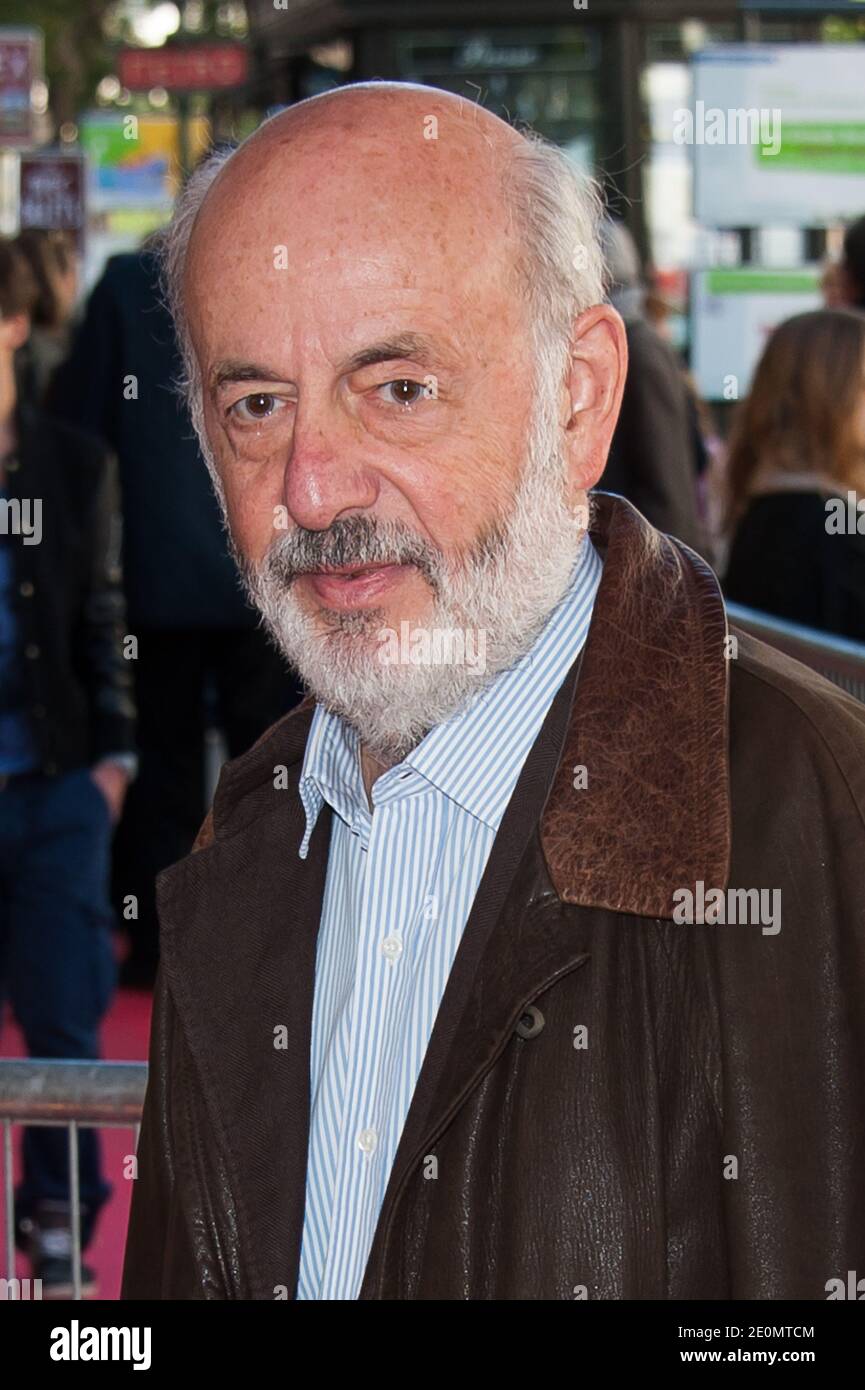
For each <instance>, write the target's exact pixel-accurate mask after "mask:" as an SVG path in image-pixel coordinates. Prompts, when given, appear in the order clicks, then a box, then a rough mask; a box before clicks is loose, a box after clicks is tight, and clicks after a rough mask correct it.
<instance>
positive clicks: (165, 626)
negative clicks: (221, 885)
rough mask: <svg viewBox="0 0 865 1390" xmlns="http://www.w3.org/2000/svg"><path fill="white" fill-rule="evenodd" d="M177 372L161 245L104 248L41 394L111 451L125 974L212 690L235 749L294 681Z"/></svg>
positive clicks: (186, 786) (192, 825)
mask: <svg viewBox="0 0 865 1390" xmlns="http://www.w3.org/2000/svg"><path fill="white" fill-rule="evenodd" d="M179 373H180V359H179V356H178V352H177V347H176V344H175V338H174V329H173V326H172V323H171V319H170V316H169V315H168V313H167V312H166V310H165V308H164V307H163V304H162V301H161V297H160V293H159V285H158V266H157V263H156V260H155V257H154V256H153V255H152V254H151V252H150V251H149V250H148V249H147V248H146V247H145V248H143V249H142V250H141V252H138V253H135V254H130V255H121V256H113V257H112V258H111V260H110V261H109V262H108V265H107V267H106V269H105V273H104V275H103V276H102V279H101V280H100V281H99V282H98V284H97V285H96V287H95V289H94V290H93V293H92V295H91V297H90V300H89V303H88V305H87V310H86V314H85V317H84V321H83V323H82V325H81V327H80V330H79V332H78V334H77V336H76V339H75V341H74V343H73V347H72V352H71V354H70V357H69V359H68V361H67V362H66V363H65V364H64V366H63V367H61V369H60V371H59V372H58V373H57V376H56V377H55V380H54V383H53V385H52V387H51V390H50V393H49V399H50V404H51V408H52V410H53V411H54V412H55V413H57V414H58V415H60V416H61V418H63V419H67V420H70V421H71V422H72V423H74V424H78V425H80V426H81V427H82V428H85V429H88V430H91V431H93V432H94V433H96V434H99V435H101V436H102V437H103V438H104V439H106V440H108V442H109V443H110V445H111V446H112V448H113V450H114V451H115V452H116V454H117V457H118V460H119V468H120V485H121V493H122V509H123V574H124V583H125V588H126V600H127V607H128V614H129V626H130V632H131V633H133V634H134V635H135V637H136V639H137V643H138V646H137V656H136V660H135V665H134V672H135V683H136V685H135V692H136V703H137V705H138V716H139V725H138V739H139V753H140V758H141V764H140V770H139V775H138V778H137V779H136V783H135V786H134V788H133V789H132V792H131V794H130V797H129V801H128V804H127V807H126V810H125V814H124V817H123V822H122V824H121V826H120V829H119V832H118V836H117V843H116V849H115V896H116V900H117V903H118V906H120V905H121V904H126V903H127V902H128V900H129V898H130V896H132V897H133V898H134V900H135V908H134V909H133V910H137V913H138V916H137V918H133V919H131V920H127V921H126V925H127V926H128V927H129V929H130V934H131V937H132V954H131V956H130V958H129V959H128V960H127V961H126V962H125V964H124V967H123V971H122V975H121V979H122V981H123V983H125V984H132V985H144V986H148V985H151V984H152V982H153V977H154V974H155V969H156V956H157V930H158V929H157V921H156V905H155V899H154V880H155V877H156V874H157V873H158V872H159V871H160V870H161V869H164V868H165V867H166V866H167V865H168V864H171V863H173V862H174V861H175V860H176V859H178V858H180V857H181V856H182V855H184V854H186V853H187V852H188V851H189V848H190V846H191V844H192V841H193V839H194V838H195V834H196V831H197V830H198V827H199V825H200V823H201V819H202V816H203V814H204V809H205V786H204V781H205V778H204V757H205V731H206V728H207V723H208V710H207V703H206V701H207V694H208V691H209V690H211V689H212V690H213V691H215V694H216V697H217V702H218V716H219V721H220V724H221V726H222V728H223V729H224V731H225V737H226V742H227V744H228V751H229V753H230V754H231V756H232V757H235V756H237V755H238V754H240V753H242V752H244V751H245V750H246V749H247V748H248V747H249V745H250V744H251V743H253V742H254V741H255V739H256V738H257V737H258V736H259V734H261V733H262V732H263V730H264V729H266V728H267V726H268V725H269V724H270V723H272V721H273V720H274V719H276V718H278V716H279V715H280V714H283V713H284V712H285V711H286V710H287V709H288V708H290V706H291V705H292V704H293V703H295V701H296V699H297V698H298V693H299V692H298V691H297V689H296V688H295V685H294V683H293V680H292V678H291V677H290V676H289V675H288V674H287V673H286V668H285V666H284V664H283V663H282V661H281V660H280V658H279V657H278V656H277V655H276V653H275V652H274V651H273V649H272V648H271V647H270V645H269V644H268V642H267V639H266V638H265V636H264V634H263V633H262V632H261V630H260V629H259V627H258V618H257V615H256V614H255V613H254V612H253V610H252V609H251V608H250V607H249V605H248V604H247V602H246V600H245V598H244V597H243V595H242V593H241V589H240V586H239V584H238V582H237V576H236V570H235V566H234V562H233V561H232V560H231V559H230V557H229V554H228V551H227V549H226V545H225V540H224V536H223V531H222V525H221V521H220V517H219V512H218V507H217V504H216V501H215V499H214V496H213V493H212V491H211V486H210V481H209V479H208V476H207V469H206V468H205V465H204V463H203V461H202V459H201V456H200V453H199V450H198V446H197V444H196V442H195V439H194V435H193V431H192V426H191V424H190V422H189V418H188V415H187V413H186V408H185V406H184V405H183V404H182V402H181V400H180V397H179V395H178V393H177V391H176V389H175V383H176V379H177V377H178V376H179ZM123 912H124V917H125V918H126V919H129V909H128V908H126V907H125V906H124V907H123Z"/></svg>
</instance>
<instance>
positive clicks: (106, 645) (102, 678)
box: [73, 455, 135, 761]
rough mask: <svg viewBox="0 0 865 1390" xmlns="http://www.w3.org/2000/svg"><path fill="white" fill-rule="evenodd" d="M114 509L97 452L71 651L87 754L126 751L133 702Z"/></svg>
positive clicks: (111, 483)
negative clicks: (86, 720) (82, 695)
mask: <svg viewBox="0 0 865 1390" xmlns="http://www.w3.org/2000/svg"><path fill="white" fill-rule="evenodd" d="M120 525H121V523H120V513H119V507H118V497H117V481H116V469H115V464H114V460H113V458H112V457H111V456H110V455H106V456H104V457H103V459H102V461H101V464H100V466H99V471H98V478H97V482H96V485H95V487H94V490H93V495H92V502H91V517H90V550H89V571H88V578H87V585H86V591H85V593H84V596H83V603H82V607H81V616H80V619H79V624H78V631H77V633H76V635H75V641H74V644H73V651H74V653H75V663H76V668H77V672H78V675H79V678H80V680H81V682H82V684H83V686H84V688H85V690H86V692H87V697H88V707H89V713H90V756H91V759H92V760H93V761H97V760H98V759H99V758H102V757H105V755H106V754H108V753H127V752H132V751H133V749H134V747H135V707H134V705H133V702H132V676H131V671H130V664H129V662H128V661H127V660H126V659H125V658H124V655H123V645H122V644H123V636H124V633H123V619H124V613H125V605H124V599H123V589H122V586H121V571H120Z"/></svg>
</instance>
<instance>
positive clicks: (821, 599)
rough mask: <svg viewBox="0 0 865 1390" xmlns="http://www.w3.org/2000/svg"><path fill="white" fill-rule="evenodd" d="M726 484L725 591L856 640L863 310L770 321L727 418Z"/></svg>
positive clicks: (862, 545) (861, 578)
mask: <svg viewBox="0 0 865 1390" xmlns="http://www.w3.org/2000/svg"><path fill="white" fill-rule="evenodd" d="M727 493H728V496H727V518H726V519H727V527H728V531H729V532H730V534H731V536H732V544H731V547H730V552H729V562H728V566H727V576H726V583H725V590H726V593H727V597H728V598H729V599H731V600H732V601H733V602H734V603H742V604H746V605H747V606H748V607H751V608H758V609H761V610H762V611H764V612H766V613H772V614H774V615H775V616H776V617H780V618H786V619H788V620H789V621H791V622H797V623H802V624H804V625H805V626H807V627H814V628H821V629H823V630H824V631H827V632H835V633H839V634H841V635H842V636H846V637H851V638H854V639H857V640H859V641H865V500H863V505H862V508H861V510H858V511H857V508H856V503H857V502H858V500H859V499H860V498H861V499H865V315H863V314H860V313H858V312H856V311H854V310H848V309H820V310H817V311H815V312H813V313H807V314H798V315H796V317H795V318H791V319H788V320H787V322H786V323H782V324H781V325H780V326H779V327H778V328H776V329H775V331H774V333H773V334H772V336H771V338H770V339H769V341H768V343H767V344H766V347H765V349H764V351H763V356H762V357H761V359H760V362H759V365H758V367H757V370H756V373H755V376H754V381H753V384H752V387H751V391H750V394H749V396H748V397H747V399H746V400H745V401H743V403H742V405H741V406H740V407H739V411H738V414H737V416H736V420H735V423H734V427H733V431H732V435H731V439H730V448H729V454H728V465H727ZM839 498H840V499H841V500H842V501H843V503H844V512H843V514H844V523H843V526H841V527H839V525H838V521H837V518H838V515H839V513H840V511H841V509H840V508H839V507H838V503H837V500H836V499H839ZM857 522H858V523H859V526H861V531H860V530H859V529H857Z"/></svg>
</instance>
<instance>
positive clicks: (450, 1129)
mask: <svg viewBox="0 0 865 1390" xmlns="http://www.w3.org/2000/svg"><path fill="white" fill-rule="evenodd" d="M593 538H594V540H595V542H596V544H597V545H598V546H599V547H600V548H601V550H602V552H603V553H604V556H605V564H604V573H603V580H602V584H601V588H600V591H599V595H598V599H597V604H596V608H595V612H594V616H593V620H592V625H591V630H590V633H589V637H588V642H587V645H586V647H585V650H584V653H583V658H582V662H581V664H580V663H577V664H575V668H574V670H573V671H572V674H571V676H570V677H569V678H568V679H567V680H566V682H565V684H564V686H563V687H562V689H561V691H560V693H559V695H558V696H557V697H556V700H555V702H554V705H553V707H552V709H551V710H550V713H549V716H548V718H547V721H546V723H545V725H544V727H543V730H542V731H541V734H540V735H539V737H538V739H537V742H536V743H535V746H534V748H533V750H532V753H531V754H530V756H529V759H528V761H527V763H526V765H525V767H524V770H523V772H522V775H521V777H520V780H519V783H518V786H517V789H516V791H515V793H514V796H513V798H512V801H511V803H510V805H509V807H508V811H507V813H506V816H505V819H504V821H503V823H502V826H501V829H500V831H499V834H498V837H497V839H496V843H495V846H494V849H493V852H492V855H491V857H490V860H489V863H488V865H487V869H486V872H485V874H484V878H483V881H482V883H481V887H480V889H479V891H478V894H477V898H476V900H475V904H474V907H473V909H472V913H471V917H470V919H469V922H468V924H467V927H466V930H465V934H464V936H463V939H462V942H461V944H460V948H459V951H458V954H457V957H456V961H455V964H454V967H453V970H452V972H451V975H450V978H449V980H448V984H447V988H446V991H445V994H444V998H443V1000H442V1004H441V1008H440V1010H439V1013H438V1016H437V1018H436V1023H435V1028H434V1031H433V1034H432V1038H431V1041H430V1045H429V1049H428V1051H427V1054H426V1057H425V1060H424V1064H423V1068H422V1071H421V1074H420V1078H419V1080H418V1084H417V1088H416V1091H415V1094H414V1097H413V1100H412V1104H411V1109H410V1111H409V1115H408V1118H407V1121H406V1125H405V1130H404V1132H403V1135H402V1139H401V1143H400V1146H399V1150H398V1153H397V1156H396V1160H395V1164H394V1168H393V1172H392V1175H391V1179H390V1184H389V1187H388V1189H387V1193H386V1195H385V1200H384V1205H383V1207H382V1211H381V1215H380V1219H379V1223H378V1227H377V1230H376V1235H375V1240H374V1244H373V1248H372V1252H371V1255H370V1259H369V1263H368V1265H367V1269H366V1273H365V1277H364V1281H363V1287H362V1291H361V1298H362V1299H430V1298H441V1299H571V1298H575V1297H583V1296H587V1297H588V1298H592V1299H619V1298H640V1299H696V1298H707V1299H730V1298H746V1299H748V1298H750V1299H781V1298H791V1299H825V1298H826V1296H827V1295H826V1284H827V1281H829V1280H830V1279H834V1278H841V1279H846V1276H847V1271H849V1270H857V1271H859V1272H860V1273H861V1272H863V1271H865V1180H863V1174H865V897H863V881H865V825H863V812H865V707H863V706H862V705H860V704H858V703H856V702H855V701H854V700H853V699H852V698H850V697H848V696H847V695H845V694H843V693H841V692H840V691H839V690H836V689H834V688H833V687H830V686H829V685H827V684H826V683H825V682H823V681H822V680H821V679H820V678H819V677H817V676H814V675H811V674H810V673H809V672H807V671H806V670H804V668H802V667H800V666H798V665H795V664H794V663H791V662H789V661H787V660H785V659H783V658H782V657H780V656H778V655H776V654H774V653H773V652H772V651H770V650H769V649H768V648H766V647H764V646H762V645H760V644H758V643H756V642H753V641H751V640H749V639H748V638H747V637H745V636H744V635H740V636H739V638H738V642H739V646H738V654H737V655H735V656H734V657H733V659H728V653H727V651H726V650H725V633H726V623H725V613H724V608H723V604H722V601H721V598H720V595H719V591H718V587H717V583H716V581H715V578H714V576H713V575H712V574H711V573H710V571H709V570H708V569H706V568H705V567H704V566H703V564H702V563H701V562H700V561H699V560H698V559H697V558H696V556H694V555H693V554H692V553H691V552H689V551H687V550H686V549H685V548H684V547H682V546H681V545H679V543H678V542H675V541H673V540H670V539H669V538H667V537H665V536H662V535H661V534H660V533H658V532H656V531H655V530H653V529H652V528H651V527H650V526H649V525H648V523H647V522H646V521H645V520H644V519H643V518H642V517H641V516H640V514H639V513H638V512H636V511H635V510H634V509H633V508H632V507H631V506H630V505H629V504H628V503H626V502H624V501H622V500H621V499H619V498H612V497H609V496H603V495H602V496H600V497H598V499H597V514H596V516H595V521H594V525H593ZM577 666H579V669H577ZM310 717H311V705H310V704H309V703H306V704H305V705H304V706H302V707H301V708H300V709H299V710H298V711H297V712H295V713H294V714H292V715H289V716H288V717H287V718H286V719H284V720H282V721H281V722H280V723H279V724H277V725H275V726H274V727H273V728H272V729H271V730H270V731H269V732H268V734H266V735H265V737H264V739H263V740H262V741H260V742H259V744H258V745H257V746H256V747H255V748H254V749H253V750H251V751H250V752H249V753H248V754H246V755H245V756H244V757H242V758H239V759H237V760H235V761H234V762H232V763H230V764H228V765H227V766H226V767H225V769H224V770H223V773H222V777H221V780H220V784H219V789H218V791H217V793H216V798H215V802H214V807H213V812H212V828H211V827H210V825H209V824H206V825H205V830H204V832H203V835H202V837H201V839H200V843H199V852H197V853H193V854H192V855H190V856H189V857H188V858H187V859H185V860H183V861H182V862H181V863H180V864H177V865H175V866H174V867H173V868H171V869H169V870H167V871H166V873H165V874H163V875H162V877H161V883H160V899H161V919H162V952H163V954H162V964H161V968H160V977H159V981H158V986H157V992H156V1000H155V1013H154V1021H153V1034H152V1044H151V1059H150V1066H151V1071H150V1083H149V1087H148V1092H147V1101H146V1107H145V1115H144V1122H143V1128H142V1133H141V1142H140V1146H139V1165H140V1166H139V1175H138V1179H137V1182H136V1184H135V1192H134V1197H133V1203H132V1216H131V1223H130V1232H129V1242H128V1247H127V1253H126V1266H125V1273H124V1283H123V1296H124V1297H125V1298H168V1299H186V1298H213V1299H234V1298H241V1299H273V1298H280V1297H282V1298H285V1297H288V1298H292V1297H293V1296H294V1291H295V1286H296V1277H297V1267H298V1256H299V1245H300V1237H301V1229H302V1220H303V1205H304V1180H305V1165H306V1148H307V1127H308V1114H309V1039H310V1023H311V1010H312V996H313V972H314V965H315V943H316V932H317V929H318V921H319V911H320V904H321V898H322V888H323V884H324V878H325V869H326V866H327V852H328V834H329V816H328V815H326V814H325V812H324V811H323V812H322V815H321V816H320V818H319V821H318V824H317V826H316V830H315V832H314V835H313V839H312V844H311V848H310V853H309V857H308V858H307V859H306V860H301V859H300V858H299V857H298V854H297V847H298V845H299V843H300V840H301V837H302V834H303V825H304V817H303V812H302V808H301V805H300V802H299V799H298V796H297V794H296V783H297V777H298V774H299V770H300V766H301V762H302V759H303V753H304V746H305V742H306V736H307V731H308V728H309V723H310ZM278 765H285V766H286V767H287V768H288V769H289V772H290V777H291V779H292V786H293V790H274V768H275V767H276V766H278ZM580 765H582V766H584V767H585V768H586V770H587V777H588V785H587V786H585V787H580V786H576V787H575V785H574V783H575V782H578V783H579V782H580V780H581V779H580V778H579V776H575V775H574V768H575V767H578V766H580ZM731 831H732V834H731ZM698 881H701V882H702V883H703V884H704V885H705V891H706V892H708V891H709V889H710V888H713V887H715V888H718V887H720V888H724V887H727V886H730V887H734V888H742V889H749V888H751V889H766V890H773V889H779V890H780V891H781V895H782V898H781V902H782V917H781V930H780V931H778V932H776V933H774V934H770V933H769V932H767V931H765V930H764V929H763V927H762V926H761V925H758V924H756V923H754V924H747V923H746V924H742V925H709V924H703V925H700V924H696V923H695V924H693V925H688V924H679V923H678V922H677V921H676V920H675V919H674V912H675V907H676V904H677V903H680V902H681V901H682V899H681V898H680V897H674V894H676V892H677V890H680V889H682V888H685V887H687V886H689V885H690V887H691V889H692V890H694V891H698V890H696V884H697V883H698ZM280 1024H284V1025H285V1027H286V1029H287V1030H288V1035H289V1046H288V1047H287V1048H279V1049H277V1048H274V1046H273V1036H274V1028H275V1027H276V1026H278V1025H280ZM581 1026H582V1027H583V1028H584V1029H585V1030H586V1031H585V1033H584V1034H583V1033H577V1032H575V1030H577V1029H578V1028H580V1027H581ZM581 1042H582V1043H584V1044H585V1045H584V1046H579V1045H577V1044H579V1043H581ZM427 1156H435V1158H436V1159H437V1160H438V1162H437V1165H433V1164H429V1163H426V1162H425V1159H426V1158H427ZM436 1168H437V1175H436V1176H435V1177H433V1176H431V1174H432V1173H433V1172H435V1171H436Z"/></svg>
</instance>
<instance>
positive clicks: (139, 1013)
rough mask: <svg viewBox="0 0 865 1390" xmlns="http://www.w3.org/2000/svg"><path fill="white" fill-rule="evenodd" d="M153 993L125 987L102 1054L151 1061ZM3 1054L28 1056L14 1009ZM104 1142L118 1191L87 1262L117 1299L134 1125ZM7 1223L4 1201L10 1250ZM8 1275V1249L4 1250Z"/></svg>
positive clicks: (21, 1270) (1, 1228)
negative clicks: (126, 1173)
mask: <svg viewBox="0 0 865 1390" xmlns="http://www.w3.org/2000/svg"><path fill="white" fill-rule="evenodd" d="M150 1005H151V996H150V995H149V994H145V993H144V992H142V991H138V990H126V989H122V990H120V991H119V992H118V993H117V995H116V996H115V999H114V1002H113V1004H112V1006H111V1009H110V1010H109V1012H108V1015H107V1017H106V1019H105V1021H104V1023H103V1025H102V1056H103V1058H104V1059H105V1060H106V1061H111V1062H139V1061H141V1062H143V1061H146V1060H147V1040H148V1037H149V1033H150ZM0 1055H2V1056H4V1057H26V1055H27V1053H26V1049H25V1048H24V1040H23V1038H22V1037H21V1034H20V1032H19V1031H18V1029H17V1027H16V1026H15V1023H14V1020H13V1019H12V1016H11V1013H10V1012H9V1010H8V1008H7V1010H6V1013H5V1014H4V1016H3V1026H2V1029H0ZM13 1133H14V1135H15V1179H16V1181H17V1180H18V1177H19V1161H20V1144H21V1129H20V1127H18V1126H16V1128H15V1130H14V1131H13ZM100 1134H101V1142H102V1167H103V1172H104V1174H105V1176H106V1178H107V1179H108V1181H109V1182H110V1183H111V1185H112V1187H113V1189H114V1190H113V1192H112V1195H111V1197H110V1199H109V1200H108V1202H107V1203H106V1205H105V1206H104V1208H103V1210H102V1214H101V1216H100V1218H99V1224H98V1226H97V1228H96V1235H95V1236H94V1239H93V1243H92V1245H91V1246H90V1248H89V1250H88V1251H87V1254H86V1256H85V1261H86V1263H87V1264H88V1265H90V1266H91V1268H92V1269H93V1270H94V1272H95V1274H96V1278H97V1294H96V1297H97V1298H117V1297H118V1295H119V1293H120V1276H121V1271H122V1268H123V1247H124V1243H125V1241H126V1223H127V1221H128V1219H129V1203H130V1200H131V1196H132V1183H131V1181H130V1180H129V1179H128V1178H125V1177H124V1176H123V1165H124V1160H125V1157H126V1155H128V1154H131V1153H132V1151H133V1142H134V1136H133V1133H132V1130H131V1129H103V1130H101V1131H100ZM5 1239H6V1232H5V1224H4V1211H3V1202H2V1201H0V1252H5ZM0 1261H2V1264H3V1268H2V1271H0V1273H2V1274H3V1275H5V1273H6V1269H5V1253H2V1254H0ZM29 1273H30V1269H29V1265H28V1262H27V1260H26V1259H24V1258H23V1257H22V1256H19V1258H18V1263H17V1269H16V1274H17V1275H18V1276H19V1278H22V1279H25V1278H27V1277H28V1275H29Z"/></svg>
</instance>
